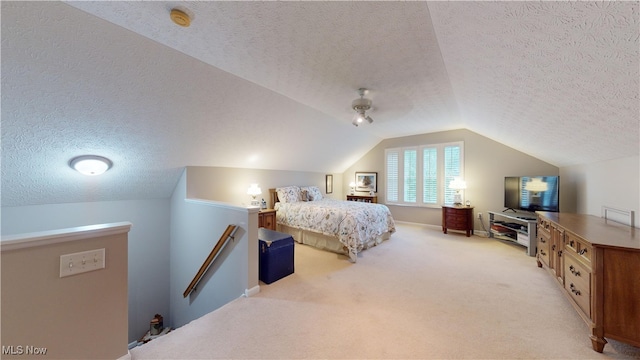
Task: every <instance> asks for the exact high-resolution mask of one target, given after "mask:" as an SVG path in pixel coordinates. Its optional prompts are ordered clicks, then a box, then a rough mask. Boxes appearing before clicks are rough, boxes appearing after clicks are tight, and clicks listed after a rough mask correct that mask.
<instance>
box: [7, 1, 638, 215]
mask: <svg viewBox="0 0 640 360" xmlns="http://www.w3.org/2000/svg"><path fill="white" fill-rule="evenodd" d="M1 6H2V8H1V16H2V33H1V35H2V58H1V60H2V164H1V167H2V179H1V181H2V205H3V206H17V205H30V204H46V203H64V202H78V201H94V200H119V199H137V198H157V197H167V196H169V195H170V194H171V191H172V190H173V187H174V186H175V183H176V181H177V179H178V176H179V174H180V173H181V170H182V169H183V167H184V166H188V165H198V166H224V167H243V168H261V169H279V170H300V171H318V172H335V173H340V172H342V171H344V169H346V168H347V167H348V166H350V165H351V164H352V163H353V162H354V161H356V160H357V159H358V158H360V157H361V156H362V155H364V154H365V153H366V152H367V151H368V150H370V149H371V148H372V147H373V146H375V145H376V144H377V143H378V142H380V141H381V140H382V139H385V138H393V137H399V136H405V135H412V134H421V133H429V132H436V131H443V130H449V129H458V128H467V129H469V130H472V131H474V132H476V133H479V134H481V135H484V136H486V137H489V138H491V139H494V140H496V141H499V142H501V143H504V144H506V145H508V146H511V147H513V148H515V149H517V150H520V151H523V152H526V153H528V154H530V155H532V156H535V157H537V158H540V159H542V160H544V161H547V162H549V163H551V164H554V165H556V166H560V167H561V166H569V165H575V164H584V163H591V162H596V161H601V160H608V159H614V158H618V157H626V156H635V155H637V154H638V151H639V143H640V136H639V134H640V119H639V116H638V115H639V113H640V111H639V110H640V108H639V96H638V93H639V90H638V89H639V77H640V75H639V51H638V49H639V45H640V35H639V30H638V29H639V25H640V21H639V12H638V2H637V1H636V2H537V1H536V2H366V1H356V2H330V1H328V2H324V1H322V2H316V1H312V2H305V1H300V2H251V1H249V2H207V1H193V2H191V1H180V2H177V1H173V2H156V1H117V2H111V1H82V2H76V1H73V2H8V1H2V4H1ZM173 8H179V9H182V10H183V11H185V12H187V13H189V14H190V15H191V16H192V22H191V26H189V27H180V26H177V25H175V24H173V23H172V22H171V21H170V19H169V12H170V10H171V9H173ZM360 87H366V88H369V89H370V93H369V95H368V97H369V98H370V99H372V100H373V107H374V109H373V111H372V112H371V113H370V115H371V117H372V118H373V119H374V122H373V124H364V125H361V126H360V127H357V128H356V127H354V126H352V125H351V119H352V116H353V110H352V109H351V108H350V104H351V101H352V100H354V99H355V98H357V97H358V95H357V91H356V90H357V89H358V88H360ZM84 154H97V155H102V156H106V157H108V158H110V159H111V160H112V161H113V162H114V166H113V169H111V170H110V171H109V172H107V173H106V174H105V175H103V176H101V177H99V178H86V177H83V176H82V175H79V174H78V173H76V172H74V171H72V170H71V169H70V168H69V167H68V166H67V164H68V162H69V160H70V159H71V158H73V157H74V156H78V155H84Z"/></svg>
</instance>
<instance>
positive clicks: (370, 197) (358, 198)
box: [347, 195, 378, 204]
mask: <svg viewBox="0 0 640 360" xmlns="http://www.w3.org/2000/svg"><path fill="white" fill-rule="evenodd" d="M347 201H359V202H366V203H373V204H376V203H377V202H378V197H377V196H375V195H347Z"/></svg>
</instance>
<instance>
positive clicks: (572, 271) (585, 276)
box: [564, 255, 591, 293]
mask: <svg viewBox="0 0 640 360" xmlns="http://www.w3.org/2000/svg"><path fill="white" fill-rule="evenodd" d="M564 279H565V280H564V281H565V283H567V282H569V283H573V284H574V286H576V287H577V288H579V289H582V290H584V291H585V292H587V293H591V270H590V269H589V268H587V267H586V266H584V265H582V264H581V263H580V261H578V260H576V259H575V258H574V257H573V256H570V255H566V256H565V258H564Z"/></svg>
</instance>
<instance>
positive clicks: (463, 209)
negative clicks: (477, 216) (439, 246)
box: [442, 205, 473, 237]
mask: <svg viewBox="0 0 640 360" xmlns="http://www.w3.org/2000/svg"><path fill="white" fill-rule="evenodd" d="M447 229H451V230H461V231H465V232H466V233H467V237H469V236H471V234H473V206H454V205H450V206H449V205H443V206H442V231H443V232H444V233H445V234H446V233H447Z"/></svg>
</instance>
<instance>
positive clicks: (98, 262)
mask: <svg viewBox="0 0 640 360" xmlns="http://www.w3.org/2000/svg"><path fill="white" fill-rule="evenodd" d="M104 255H105V252H104V249H96V250H89V251H82V252H77V253H73V254H65V255H60V277H65V276H71V275H76V274H82V273H85V272H88V271H94V270H100V269H104V264H105V262H104V258H105V256H104Z"/></svg>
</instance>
